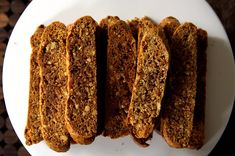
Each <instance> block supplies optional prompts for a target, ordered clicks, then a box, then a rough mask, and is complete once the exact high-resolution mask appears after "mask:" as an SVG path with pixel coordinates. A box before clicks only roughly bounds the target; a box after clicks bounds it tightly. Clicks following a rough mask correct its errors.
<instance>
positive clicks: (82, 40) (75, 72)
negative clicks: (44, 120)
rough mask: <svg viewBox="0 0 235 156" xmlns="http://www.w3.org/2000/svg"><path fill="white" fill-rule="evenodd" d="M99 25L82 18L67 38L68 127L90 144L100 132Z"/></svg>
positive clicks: (87, 18) (83, 142) (78, 137)
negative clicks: (98, 94)
mask: <svg viewBox="0 0 235 156" xmlns="http://www.w3.org/2000/svg"><path fill="white" fill-rule="evenodd" d="M97 26H98V24H97V23H96V22H95V21H94V20H93V19H92V18H91V17H90V16H84V17H82V18H80V19H78V20H77V21H76V22H75V23H74V24H73V25H71V26H70V30H69V32H68V36H67V42H66V50H67V54H68V78H69V79H68V90H69V99H68V103H67V106H66V115H65V119H66V120H65V121H66V127H67V129H68V131H69V133H70V135H71V137H72V138H73V140H74V141H75V142H77V143H80V144H90V143H91V142H92V141H93V140H94V138H95V136H96V133H97V57H96V54H97V51H96V31H97Z"/></svg>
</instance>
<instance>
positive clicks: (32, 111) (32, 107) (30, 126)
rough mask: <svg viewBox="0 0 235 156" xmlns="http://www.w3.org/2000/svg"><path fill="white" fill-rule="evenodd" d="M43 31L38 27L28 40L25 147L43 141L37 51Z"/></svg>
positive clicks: (41, 27)
mask: <svg viewBox="0 0 235 156" xmlns="http://www.w3.org/2000/svg"><path fill="white" fill-rule="evenodd" d="M43 31H44V26H43V25H41V26H39V27H38V28H37V29H36V31H35V32H34V34H33V35H32V36H31V39H30V42H31V47H32V54H31V57H30V85H29V101H28V119H27V124H26V127H25V133H24V135H25V139H26V144H27V145H32V144H36V143H38V142H40V141H41V140H42V139H43V138H42V135H41V118H40V114H39V84H40V76H39V71H40V68H39V65H38V51H39V47H40V43H41V36H42V33H43Z"/></svg>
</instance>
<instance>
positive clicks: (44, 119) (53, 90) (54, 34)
mask: <svg viewBox="0 0 235 156" xmlns="http://www.w3.org/2000/svg"><path fill="white" fill-rule="evenodd" d="M66 36H67V30H66V27H65V25H64V24H63V23H60V22H53V23H52V24H50V25H49V26H47V27H46V28H45V30H44V33H43V35H42V38H41V45H40V50H39V54H38V55H39V56H38V62H39V65H40V77H41V82H40V114H41V124H42V136H43V139H44V140H45V142H46V143H47V145H48V146H49V147H50V148H51V149H53V150H55V151H57V152H65V151H67V150H68V149H69V147H70V139H69V133H68V132H67V129H66V127H65V120H64V117H65V112H64V110H65V105H66V102H67V99H68V92H67V78H68V77H67V74H66V72H67V69H66V68H67V67H66V61H65V60H66V49H65V43H66Z"/></svg>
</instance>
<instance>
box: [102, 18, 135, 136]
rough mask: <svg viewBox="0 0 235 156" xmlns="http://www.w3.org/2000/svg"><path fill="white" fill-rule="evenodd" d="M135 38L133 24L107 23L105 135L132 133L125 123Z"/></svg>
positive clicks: (131, 77) (132, 74)
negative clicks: (132, 30)
mask: <svg viewBox="0 0 235 156" xmlns="http://www.w3.org/2000/svg"><path fill="white" fill-rule="evenodd" d="M136 57H137V56H136V41H135V39H134V37H133V35H132V32H131V29H130V27H129V26H128V25H127V23H125V22H124V21H121V20H118V21H116V22H114V23H112V24H111V25H109V26H108V47H107V78H106V108H105V109H106V116H105V130H104V136H109V137H111V138H118V137H121V136H125V135H128V134H129V128H128V126H127V124H126V117H127V112H128V108H129V104H130V100H131V91H132V88H133V82H134V79H135V73H136Z"/></svg>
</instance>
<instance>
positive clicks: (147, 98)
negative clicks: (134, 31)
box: [128, 25, 169, 138]
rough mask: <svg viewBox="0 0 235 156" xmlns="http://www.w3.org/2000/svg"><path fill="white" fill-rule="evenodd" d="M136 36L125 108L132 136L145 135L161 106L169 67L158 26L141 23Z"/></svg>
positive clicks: (167, 54) (163, 38)
mask: <svg viewBox="0 0 235 156" xmlns="http://www.w3.org/2000/svg"><path fill="white" fill-rule="evenodd" d="M140 29H144V30H140V31H142V35H141V36H142V37H141V38H140V37H139V39H141V40H139V43H140V45H139V53H138V61H137V62H138V63H137V73H136V78H135V82H134V87H133V90H132V97H131V103H130V107H129V111H128V123H129V124H130V125H131V127H132V129H131V130H132V133H133V134H134V135H135V137H136V138H148V137H149V136H150V135H151V134H152V132H153V129H154V127H155V120H156V118H157V117H158V115H159V112H160V109H161V102H162V98H163V95H164V89H165V82H166V77H167V71H168V67H169V48H168V45H167V42H166V39H165V35H164V33H163V30H162V29H161V27H158V26H156V25H153V26H152V27H151V26H150V27H149V26H148V25H143V26H142V28H140Z"/></svg>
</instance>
